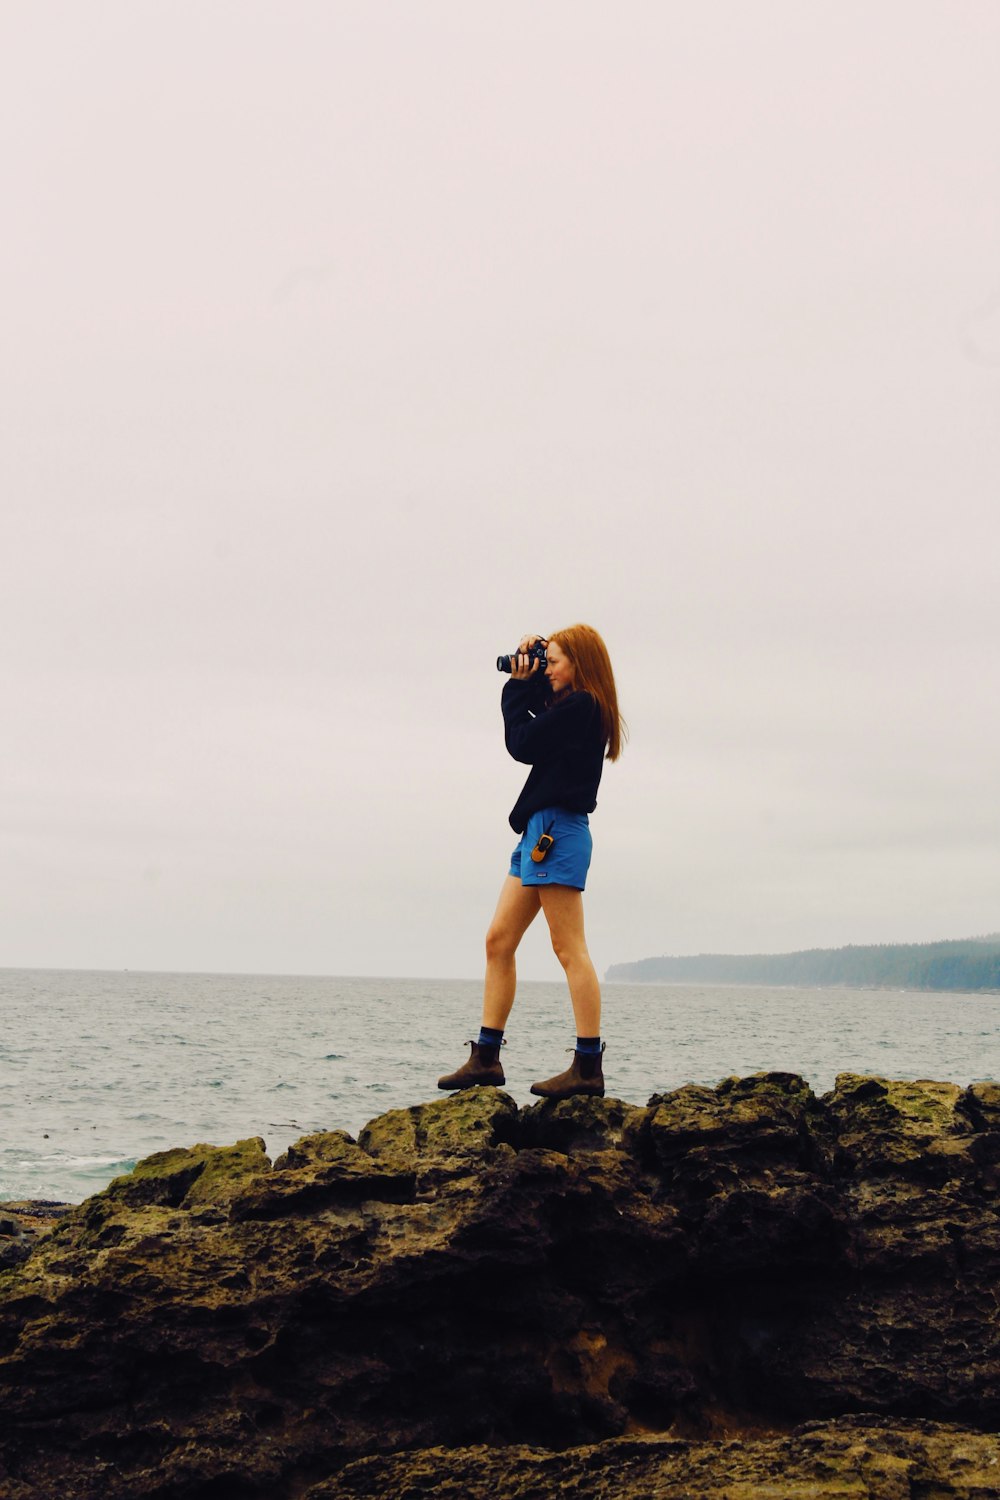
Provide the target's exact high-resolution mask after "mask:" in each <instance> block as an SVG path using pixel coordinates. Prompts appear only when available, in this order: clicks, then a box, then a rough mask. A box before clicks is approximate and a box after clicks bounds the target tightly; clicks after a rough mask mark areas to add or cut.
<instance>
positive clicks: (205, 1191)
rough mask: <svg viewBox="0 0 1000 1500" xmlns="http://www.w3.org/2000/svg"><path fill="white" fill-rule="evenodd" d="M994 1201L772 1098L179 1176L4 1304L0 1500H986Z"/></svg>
mask: <svg viewBox="0 0 1000 1500" xmlns="http://www.w3.org/2000/svg"><path fill="white" fill-rule="evenodd" d="M998 1173H1000V1086H997V1085H993V1084H977V1085H973V1086H972V1087H971V1088H969V1089H965V1090H962V1089H959V1088H957V1087H955V1086H953V1085H950V1084H941V1083H929V1082H923V1083H894V1082H887V1081H884V1080H879V1079H874V1078H859V1077H853V1076H843V1077H841V1078H840V1079H839V1080H838V1083H837V1087H836V1089H835V1090H834V1091H833V1092H832V1093H831V1094H829V1095H826V1096H825V1097H823V1098H821V1099H818V1098H816V1097H815V1096H814V1095H813V1094H812V1092H811V1091H810V1090H809V1088H808V1087H807V1086H806V1084H805V1083H804V1082H803V1081H802V1080H801V1079H800V1078H797V1077H794V1076H792V1075H788V1074H765V1075H759V1076H757V1077H754V1078H749V1079H731V1080H728V1081H727V1082H725V1083H723V1084H720V1085H719V1087H718V1088H714V1089H712V1088H703V1087H696V1086H694V1085H691V1086H688V1087H686V1088H682V1089H678V1090H676V1091H675V1092H673V1093H671V1094H669V1095H666V1096H662V1097H661V1096H654V1097H653V1099H651V1100H650V1102H649V1104H648V1105H647V1106H646V1107H644V1108H638V1107H635V1106H632V1105H628V1104H624V1103H622V1102H620V1101H618V1100H613V1099H605V1100H569V1101H566V1102H564V1103H559V1104H553V1103H549V1102H544V1103H541V1104H538V1105H535V1106H534V1107H532V1108H530V1109H525V1110H521V1111H519V1110H518V1109H517V1107H516V1106H515V1104H514V1102H513V1101H512V1100H511V1099H510V1098H509V1096H507V1095H506V1094H504V1093H502V1092H495V1091H492V1090H485V1089H484V1090H479V1091H474V1090H470V1091H466V1092H463V1093H461V1094H458V1095H455V1096H452V1097H450V1098H445V1099H441V1100H438V1101H436V1102H435V1103H433V1104H428V1105H423V1106H416V1107H414V1108H413V1109H409V1110H395V1111H392V1112H390V1113H388V1114H386V1115H382V1116H380V1117H379V1118H378V1119H376V1120H374V1121H372V1122H371V1124H370V1125H369V1126H368V1127H366V1129H365V1130H364V1131H363V1132H362V1133H361V1135H360V1137H359V1138H358V1140H356V1141H355V1140H353V1139H352V1138H351V1137H350V1136H348V1135H346V1134H344V1133H343V1132H340V1131H333V1132H329V1133H323V1134H318V1135H313V1136H309V1137H306V1138H305V1139H304V1140H302V1141H300V1142H298V1143H297V1145H295V1146H294V1147H292V1148H291V1149H290V1150H289V1151H288V1152H287V1153H286V1154H285V1155H284V1156H283V1157H281V1158H279V1159H278V1160H277V1161H276V1162H275V1163H274V1164H273V1166H272V1165H271V1163H270V1162H269V1161H268V1159H267V1157H266V1156H265V1154H264V1148H263V1143H262V1142H261V1141H259V1140H248V1141H241V1142H238V1143H237V1144H236V1145H235V1146H232V1147H228V1148H225V1149H219V1148H215V1147H211V1146H196V1147H193V1148H191V1149H190V1150H178V1151H172V1152H167V1153H163V1154H161V1155H159V1156H155V1157H151V1158H148V1159H147V1160H146V1161H144V1162H141V1163H140V1164H139V1165H138V1166H137V1167H136V1169H135V1171H134V1172H133V1173H132V1174H131V1175H130V1176H128V1177H123V1178H119V1179H117V1180H116V1181H115V1182H114V1183H112V1184H111V1186H110V1187H109V1188H108V1189H107V1190H106V1191H105V1192H103V1193H100V1194H98V1195H97V1196H96V1197H94V1198H91V1199H89V1200H88V1201H87V1202H86V1203H84V1204H81V1205H80V1206H79V1207H78V1208H76V1209H74V1210H72V1211H71V1212H70V1213H69V1214H67V1215H66V1216H65V1217H64V1218H63V1219H61V1220H60V1221H59V1222H58V1223H57V1224H56V1226H55V1227H54V1228H53V1229H52V1231H51V1233H49V1234H48V1235H47V1236H46V1237H45V1238H43V1239H42V1240H41V1241H40V1242H39V1243H38V1245H37V1248H36V1249H35V1250H34V1253H33V1254H31V1255H30V1258H29V1259H27V1260H26V1261H25V1262H24V1263H23V1264H20V1265H16V1266H14V1267H12V1268H10V1269H8V1270H6V1271H5V1272H3V1273H2V1274H0V1412H2V1417H3V1421H4V1436H3V1439H2V1441H0V1480H2V1482H0V1494H2V1495H3V1497H4V1500H29V1497H30V1500H35V1497H40V1496H44V1497H50V1496H59V1497H61V1500H96V1497H98V1496H100V1497H101V1500H125V1497H128V1500H140V1497H149V1500H154V1497H155V1500H254V1497H259V1500H299V1497H303V1500H334V1497H339V1496H349V1495H369V1494H371V1495H374V1494H376V1493H378V1494H380V1495H392V1496H400V1497H402V1496H406V1495H417V1494H426V1493H430V1492H431V1491H432V1490H433V1492H434V1493H435V1494H438V1493H440V1494H442V1495H449V1494H452V1495H455V1496H459V1495H462V1496H466V1495H467V1496H470V1497H473V1496H478V1495H483V1496H486V1495H487V1494H489V1495H490V1496H491V1497H497V1496H508V1495H509V1496H515V1495H525V1496H528V1495H531V1496H547V1495H550V1494H551V1495H556V1494H558V1493H567V1494H568V1493H572V1494H573V1495H575V1496H585V1495H586V1496H589V1495H593V1496H595V1497H596V1496H605V1495H612V1494H613V1495H615V1496H616V1497H617V1496H626V1497H627V1496H630V1495H634V1496H636V1497H638V1496H639V1495H644V1496H651V1495H654V1494H655V1495H656V1496H674V1495H676V1496H678V1497H679V1496H681V1495H685V1496H688V1495H690V1496H697V1495H701V1494H705V1495H709V1494H713V1495H726V1496H728V1497H732V1500H736V1497H739V1500H748V1497H750V1496H752V1495H755V1494H758V1493H759V1494H761V1495H764V1494H766V1495H768V1496H771V1497H777V1496H779V1495H780V1496H784V1495H786V1494H787V1495H788V1496H792V1495H795V1496H802V1497H805V1496H809V1497H811V1500H825V1497H826V1496H827V1495H829V1496H830V1497H831V1500H832V1497H833V1496H834V1495H836V1496H837V1497H838V1500H841V1497H845V1496H851V1497H853V1496H855V1495H857V1496H866V1495H869V1494H871V1495H879V1496H887V1497H895V1496H897V1495H898V1496H910V1495H913V1496H917V1495H920V1496H930V1495H933V1496H935V1497H945V1496H968V1497H969V1500H971V1497H973V1496H977V1497H982V1496H986V1495H995V1494H998V1493H1000V1477H998V1476H1000V1441H998V1439H997V1438H996V1437H994V1436H993V1434H994V1433H995V1432H996V1431H997V1429H998V1428H1000V1318H998V1316H997V1293H998V1289H1000V1280H998V1272H1000V1182H998ZM776 1484H777V1485H778V1487H777V1488H775V1485H776ZM991 1485H992V1488H990V1486H991ZM823 1486H825V1488H824V1487H823Z"/></svg>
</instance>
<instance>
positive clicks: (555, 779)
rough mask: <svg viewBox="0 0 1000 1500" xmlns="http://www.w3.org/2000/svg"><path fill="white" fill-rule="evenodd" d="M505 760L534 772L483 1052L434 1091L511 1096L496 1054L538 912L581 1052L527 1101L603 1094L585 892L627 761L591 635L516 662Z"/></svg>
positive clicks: (576, 633)
mask: <svg viewBox="0 0 1000 1500" xmlns="http://www.w3.org/2000/svg"><path fill="white" fill-rule="evenodd" d="M501 708H502V711H503V719H504V735H505V738H506V742H507V749H508V750H509V751H510V753H511V755H512V756H513V757H514V759H515V760H519V761H522V762H524V763H525V764H527V765H529V766H530V767H531V771H530V773H529V776H528V779H527V781H526V782H525V783H524V786H523V787H522V789H521V795H520V796H519V797H518V799H517V802H516V803H515V805H514V808H513V811H512V812H511V814H510V826H511V827H512V828H513V829H514V831H515V833H518V834H520V835H521V841H520V843H519V844H518V846H517V848H516V849H515V850H514V853H513V855H512V857H511V866H510V871H509V873H508V875H507V878H506V880H505V881H504V883H503V888H502V890H501V892H500V900H499V901H498V903H497V909H496V912H495V914H494V917H493V921H492V922H491V924H490V929H489V932H488V933H487V934H486V983H485V987H484V994H483V1023H482V1028H481V1030H480V1033H479V1040H478V1041H475V1042H470V1044H469V1045H470V1046H471V1048H472V1051H471V1053H470V1055H469V1058H468V1060H467V1061H466V1062H465V1063H463V1064H462V1066H461V1067H460V1068H458V1069H457V1070H456V1071H455V1072H454V1073H447V1074H446V1075H445V1076H444V1077H443V1078H439V1079H438V1088H440V1089H464V1088H469V1087H470V1086H471V1085H474V1084H493V1085H498V1084H503V1083H505V1082H506V1079H505V1078H504V1072H503V1068H502V1067H501V1065H500V1048H501V1047H502V1046H503V1044H504V1042H503V1033H504V1027H505V1026H506V1024H507V1017H508V1016H509V1014H510V1010H511V1007H512V1005H513V1004H514V992H515V987H516V982H517V974H516V965H515V958H514V955H515V954H516V952H517V948H518V944H519V943H520V941H521V939H522V938H523V936H524V934H525V933H526V932H527V930H528V928H529V927H530V925H531V923H532V922H533V921H534V919H535V917H536V916H537V915H538V912H539V910H541V911H543V912H544V913H545V920H546V922H547V923H548V925H549V936H550V937H551V939H552V947H553V949H554V950H555V954H556V957H557V958H558V960H559V962H560V963H561V964H562V966H563V969H564V970H565V971H566V979H567V982H568V984H569V993H570V1000H571V1001H572V1004H573V1015H574V1017H575V1018H576V1030H577V1038H576V1049H575V1051H574V1053H573V1061H572V1064H571V1065H570V1067H568V1068H567V1069H566V1071H565V1072H563V1073H558V1074H557V1075H556V1076H555V1077H553V1078H547V1079H545V1080H544V1082H542V1083H533V1084H532V1085H531V1092H532V1093H533V1094H540V1095H541V1096H542V1097H543V1098H546V1099H568V1098H569V1097H570V1095H572V1094H603V1093H604V1072H603V1069H602V1065H601V1059H602V1054H603V1052H604V1046H603V1043H602V1042H601V988H600V983H599V981H598V978H597V974H596V972H595V970H594V965H593V964H592V963H591V961H590V954H589V953H588V951H587V940H586V937H585V936H584V928H583V889H584V886H585V885H586V881H587V870H588V868H589V866H590V854H591V847H592V845H591V837H590V828H589V826H588V824H589V820H588V816H587V815H588V813H591V812H593V810H594V808H595V807H596V806H597V788H598V785H599V784H600V780H601V771H602V769H603V765H604V760H605V758H606V759H608V760H617V759H618V756H619V755H620V754H621V747H622V739H623V737H624V729H625V726H624V723H623V720H622V718H621V715H620V714H619V712H618V695H617V693H616V691H615V679H614V673H613V672H612V670H611V659H610V657H609V656H608V650H607V647H606V646H605V644H604V642H603V640H602V639H601V637H600V636H599V635H598V633H597V631H596V630H594V629H593V628H592V627H591V626H590V625H570V626H569V627H568V628H567V629H566V630H557V631H556V632H555V634H554V635H550V636H549V637H548V638H547V639H546V638H545V637H543V636H539V635H526V636H524V637H523V638H522V640H521V643H520V645H519V646H518V649H517V653H516V654H515V655H512V656H511V659H510V681H509V682H508V683H506V684H505V686H504V690H503V696H502V698H501Z"/></svg>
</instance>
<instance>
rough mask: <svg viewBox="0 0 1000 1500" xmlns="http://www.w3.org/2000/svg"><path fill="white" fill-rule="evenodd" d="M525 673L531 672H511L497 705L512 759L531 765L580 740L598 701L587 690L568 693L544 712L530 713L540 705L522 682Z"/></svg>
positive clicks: (525, 680)
mask: <svg viewBox="0 0 1000 1500" xmlns="http://www.w3.org/2000/svg"><path fill="white" fill-rule="evenodd" d="M527 676H530V674H527V675H526V676H525V677H524V678H515V677H514V675H513V673H511V681H510V682H508V683H507V684H506V685H505V687H504V690H503V693H502V695H501V699H500V707H501V709H502V711H503V724H504V740H505V742H506V745H507V749H508V751H509V752H510V754H511V755H512V756H513V757H514V759H515V760H519V761H522V762H523V763H524V764H525V765H529V766H531V765H534V764H535V763H536V762H537V761H540V760H547V759H548V757H549V756H550V755H557V754H558V753H559V751H560V750H568V749H570V748H571V747H572V746H573V745H576V744H579V742H580V740H581V739H583V738H584V736H585V735H586V733H587V730H588V728H589V727H590V724H591V721H592V719H593V714H594V711H595V709H596V706H597V705H596V704H595V702H594V700H593V698H592V697H591V696H590V694H589V693H571V694H570V695H569V697H568V698H564V699H562V700H561V701H560V702H559V703H558V704H555V705H553V707H551V708H549V709H546V711H545V712H544V713H538V714H536V715H535V716H534V717H532V713H531V710H532V709H533V708H536V707H538V706H540V705H539V701H538V699H537V697H536V695H535V694H534V693H533V692H531V690H530V687H529V686H526V685H525V684H526V682H527Z"/></svg>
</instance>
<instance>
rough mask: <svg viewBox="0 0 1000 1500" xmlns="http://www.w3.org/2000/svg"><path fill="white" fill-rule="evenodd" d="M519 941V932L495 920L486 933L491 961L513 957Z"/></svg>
mask: <svg viewBox="0 0 1000 1500" xmlns="http://www.w3.org/2000/svg"><path fill="white" fill-rule="evenodd" d="M519 942H520V936H519V934H517V933H515V932H514V931H513V930H512V929H511V928H510V927H506V926H504V925H503V924H502V923H497V922H494V923H492V924H491V926H490V929H489V931H488V932H487V934H486V957H487V959H488V960H489V961H490V962H496V961H497V960H503V959H509V958H513V957H514V954H515V953H516V952H517V945H518V943H519Z"/></svg>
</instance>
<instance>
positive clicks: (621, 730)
mask: <svg viewBox="0 0 1000 1500" xmlns="http://www.w3.org/2000/svg"><path fill="white" fill-rule="evenodd" d="M548 639H549V640H550V641H555V643H556V645H557V646H561V647H562V649H563V651H565V653H566V655H567V656H568V657H569V660H570V662H571V663H572V666H573V671H574V674H575V677H574V688H575V690H576V691H577V692H583V693H589V694H590V696H591V697H592V698H594V699H596V701H597V706H598V708H599V709H600V710H601V724H602V726H603V729H604V739H605V742H606V744H607V747H608V749H607V756H606V759H607V760H617V759H618V757H619V755H621V753H622V744H623V742H624V741H625V740H626V739H627V738H628V726H627V725H626V723H625V720H624V719H623V718H622V716H621V714H620V712H619V710H618V692H617V690H616V688H615V674H614V672H612V670H611V658H610V656H609V655H608V648H607V646H606V645H605V644H604V641H603V640H602V639H601V637H600V636H599V635H598V633H597V631H596V630H595V629H594V627H593V626H592V625H567V627H566V629H565V630H554V631H553V632H552V634H551V635H550V636H549V637H548Z"/></svg>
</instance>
